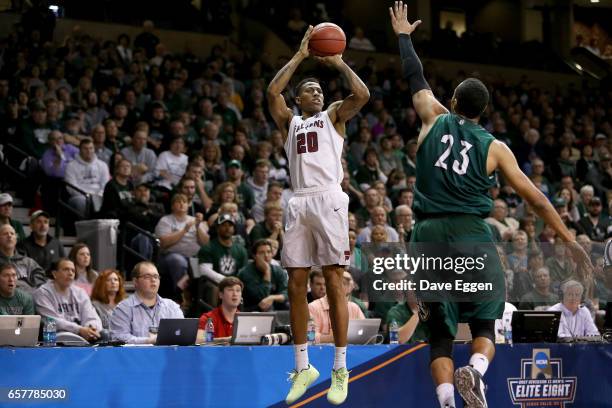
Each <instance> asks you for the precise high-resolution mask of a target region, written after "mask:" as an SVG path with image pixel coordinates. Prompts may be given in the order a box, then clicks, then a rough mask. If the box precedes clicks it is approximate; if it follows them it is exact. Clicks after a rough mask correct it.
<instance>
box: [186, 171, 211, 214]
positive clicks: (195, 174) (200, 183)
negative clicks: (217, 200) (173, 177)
mask: <svg viewBox="0 0 612 408" xmlns="http://www.w3.org/2000/svg"><path fill="white" fill-rule="evenodd" d="M184 177H188V178H191V179H193V180H194V181H195V183H196V193H197V194H196V195H195V196H194V201H195V202H197V203H200V204H202V206H203V207H204V209H207V208H210V207H211V206H212V200H211V199H210V197H209V196H208V193H207V191H206V183H205V180H204V165H203V164H200V163H198V162H196V161H192V162H191V163H189V164H188V165H187V170H185V176H184Z"/></svg>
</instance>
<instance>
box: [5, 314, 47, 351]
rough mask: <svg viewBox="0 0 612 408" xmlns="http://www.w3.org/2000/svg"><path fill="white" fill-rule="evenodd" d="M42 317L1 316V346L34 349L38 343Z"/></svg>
mask: <svg viewBox="0 0 612 408" xmlns="http://www.w3.org/2000/svg"><path fill="white" fill-rule="evenodd" d="M39 330H40V316H38V315H8V316H0V346H15V347H34V346H36V344H37V343H38V333H39Z"/></svg>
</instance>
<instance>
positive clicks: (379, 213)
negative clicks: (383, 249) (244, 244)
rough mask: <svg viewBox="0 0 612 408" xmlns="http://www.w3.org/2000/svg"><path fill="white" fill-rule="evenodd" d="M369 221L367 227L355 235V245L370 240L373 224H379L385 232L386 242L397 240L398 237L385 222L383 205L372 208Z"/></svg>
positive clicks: (385, 215) (385, 214) (385, 213)
mask: <svg viewBox="0 0 612 408" xmlns="http://www.w3.org/2000/svg"><path fill="white" fill-rule="evenodd" d="M370 214H371V221H370V223H369V224H368V226H367V227H365V228H363V229H362V230H361V231H360V232H359V235H358V236H357V245H361V244H365V243H367V242H371V239H370V236H371V234H372V231H373V228H374V227H375V226H381V227H383V228H384V229H385V231H386V233H387V239H388V241H387V242H399V240H400V238H399V235H398V233H397V231H395V230H394V229H393V228H392V227H391V226H390V225H388V224H387V212H386V211H385V209H384V208H383V207H376V208H374V209H373V210H372V212H371V213H370Z"/></svg>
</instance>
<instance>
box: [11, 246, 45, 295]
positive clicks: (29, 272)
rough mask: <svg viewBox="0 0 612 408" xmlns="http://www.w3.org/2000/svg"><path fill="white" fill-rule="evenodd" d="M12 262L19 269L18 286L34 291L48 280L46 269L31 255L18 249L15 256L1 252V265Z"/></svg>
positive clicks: (30, 291) (27, 290)
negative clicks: (23, 253) (28, 255)
mask: <svg viewBox="0 0 612 408" xmlns="http://www.w3.org/2000/svg"><path fill="white" fill-rule="evenodd" d="M7 263H11V264H13V265H15V267H16V269H17V279H18V281H17V287H18V288H20V289H22V290H25V291H26V292H28V293H32V292H33V291H34V289H36V288H37V287H39V286H40V285H42V284H43V283H45V282H46V281H47V276H46V275H45V271H44V270H43V268H41V266H40V265H38V264H37V263H36V261H35V260H33V259H32V258H30V257H27V256H25V255H21V254H20V253H18V252H17V251H15V254H14V255H13V256H5V255H4V254H2V253H0V266H2V265H4V264H7Z"/></svg>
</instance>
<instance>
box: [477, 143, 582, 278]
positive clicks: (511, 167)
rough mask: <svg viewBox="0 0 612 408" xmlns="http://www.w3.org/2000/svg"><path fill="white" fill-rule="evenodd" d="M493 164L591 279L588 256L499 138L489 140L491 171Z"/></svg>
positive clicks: (488, 166) (489, 168)
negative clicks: (551, 229)
mask: <svg viewBox="0 0 612 408" xmlns="http://www.w3.org/2000/svg"><path fill="white" fill-rule="evenodd" d="M496 168H499V170H500V172H501V174H502V176H504V179H505V180H506V181H507V182H508V184H510V185H511V186H512V188H514V190H515V191H516V193H517V194H518V195H519V196H521V197H522V198H523V199H524V200H525V201H527V203H529V205H530V206H531V207H532V208H533V210H534V211H535V213H536V214H537V215H538V216H539V217H541V218H542V219H543V220H544V222H546V223H547V224H548V225H550V226H551V227H552V228H553V229H554V230H555V232H556V233H557V235H559V237H560V238H561V239H562V240H563V241H564V242H565V243H567V248H568V249H569V250H570V251H571V252H572V256H573V258H574V260H575V261H576V263H577V264H578V266H579V271H580V272H582V273H583V276H582V278H589V279H590V276H591V273H592V269H593V266H592V264H591V260H590V259H589V256H588V255H587V253H586V252H585V251H584V249H582V247H581V246H580V245H579V244H578V243H577V242H576V241H575V240H574V237H573V236H572V234H571V233H570V231H569V230H568V229H567V227H566V226H565V224H564V223H563V221H562V220H561V217H560V216H559V214H558V213H557V211H556V210H555V209H554V208H553V206H552V204H551V203H550V202H549V201H548V198H546V196H545V195H544V194H543V193H542V192H541V191H540V190H539V189H538V188H537V187H536V186H535V185H533V183H532V182H531V180H529V178H528V177H527V176H526V175H525V173H523V172H522V171H521V169H520V168H519V166H518V163H517V162H516V158H515V157H514V154H512V151H511V150H510V148H509V147H508V146H506V145H505V144H504V143H502V142H499V141H494V142H493V143H491V147H490V148H489V158H488V160H487V169H488V170H491V171H492V169H496Z"/></svg>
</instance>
